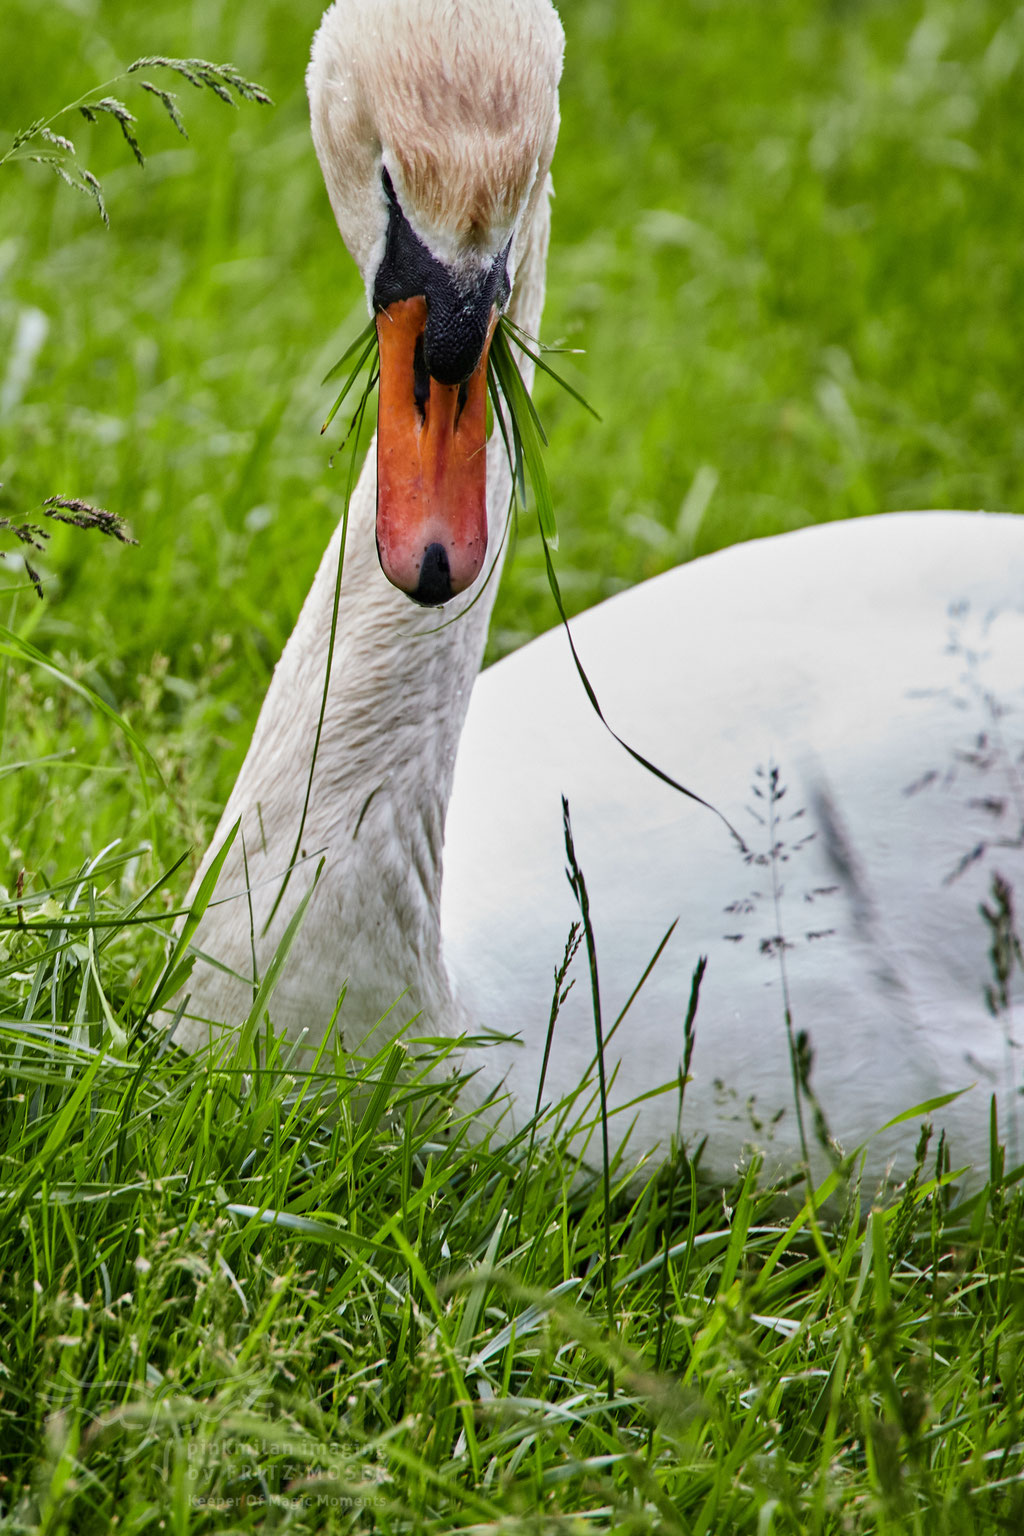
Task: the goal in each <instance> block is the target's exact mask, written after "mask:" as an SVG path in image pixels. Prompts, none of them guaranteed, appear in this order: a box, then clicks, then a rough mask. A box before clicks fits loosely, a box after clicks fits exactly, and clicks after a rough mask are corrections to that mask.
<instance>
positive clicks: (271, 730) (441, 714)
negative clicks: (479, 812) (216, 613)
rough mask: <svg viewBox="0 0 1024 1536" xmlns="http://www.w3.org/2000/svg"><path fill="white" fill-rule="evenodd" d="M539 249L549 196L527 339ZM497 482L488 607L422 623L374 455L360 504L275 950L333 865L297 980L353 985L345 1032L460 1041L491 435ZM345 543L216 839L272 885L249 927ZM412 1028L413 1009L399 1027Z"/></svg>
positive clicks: (304, 746) (318, 671)
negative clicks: (461, 934) (466, 794)
mask: <svg viewBox="0 0 1024 1536" xmlns="http://www.w3.org/2000/svg"><path fill="white" fill-rule="evenodd" d="M547 237H548V203H547V197H546V196H540V197H539V198H538V199H537V202H536V204H535V210H534V216H533V219H532V222H531V225H530V228H529V230H528V232H527V235H526V240H525V248H524V252H523V257H522V260H521V261H520V264H519V269H518V272H517V277H516V286H515V294H514V304H513V309H512V313H513V318H514V319H515V320H516V322H517V323H518V324H519V325H521V326H523V328H524V329H526V330H527V331H529V332H530V333H531V334H535V333H536V331H537V329H538V326H539V323H540V311H541V306H542V303H543V287H544V263H545V257H546V248H547ZM524 373H525V369H524ZM528 382H529V380H528ZM487 479H488V498H487V500H488V519H489V528H490V550H489V553H488V558H487V566H486V567H485V569H488V568H489V567H490V565H491V564H492V562H494V563H496V568H495V570H494V571H493V573H492V574H491V577H490V581H489V583H488V585H487V587H486V589H485V590H484V592H483V593H482V595H480V596H477V593H476V588H474V589H473V590H471V591H470V592H469V593H467V594H465V596H464V597H460V598H458V599H455V600H454V601H453V602H451V603H449V604H447V605H446V606H445V607H444V608H443V609H441V610H428V609H419V608H416V607H415V606H414V605H413V604H412V603H411V602H410V600H409V599H408V598H407V597H405V596H404V595H403V594H401V593H400V592H398V591H396V590H395V588H394V587H392V586H391V585H390V584H389V583H388V582H387V581H386V579H385V578H384V576H383V574H382V572H381V570H380V567H379V564H378V561H377V556H376V549H375V539H374V519H375V505H376V471H375V453H374V449H373V447H372V446H371V449H370V452H369V454H368V456H367V461H366V464H365V466H364V469H363V473H362V475H361V477H360V479H359V483H358V485H357V487H356V490H355V492H354V493H353V497H352V502H351V506H350V509H349V517H348V528H347V535H346V541H345V553H344V563H343V570H342V579H341V589H340V601H339V604H338V617H337V634H336V638H335V645H334V652H333V659H332V669H331V681H330V690H329V693H328V699H327V707H326V712H325V716H324V722H323V730H322V735H321V739H320V744H319V750H318V752H317V757H316V769H315V774H314V779H313V786H312V794H311V796H310V804H309V809H308V812H307V814H306V819H305V826H304V830H303V835H302V839H301V851H302V853H304V854H305V855H306V856H307V858H310V859H311V860H312V861H313V862H311V863H310V864H308V865H306V866H304V867H303V872H302V873H301V874H299V875H296V876H293V878H292V882H291V884H290V887H289V891H288V896H287V899H285V900H283V901H282V902H281V903H280V905H279V907H278V910H277V913H276V916H275V918H274V920H273V922H272V923H271V925H270V928H269V931H268V942H269V944H270V945H271V946H272V945H273V943H274V942H275V941H276V939H277V938H278V937H279V936H280V933H281V932H282V931H283V927H284V924H285V923H286V921H287V918H288V916H289V914H290V912H291V911H292V910H293V909H294V906H295V902H296V901H297V899H298V896H299V895H300V894H301V892H302V890H303V889H305V888H306V886H307V885H308V884H309V876H310V872H311V869H312V868H313V867H315V856H316V855H318V854H319V853H320V852H321V851H322V852H323V854H324V856H325V858H326V861H327V862H326V866H325V869H324V873H323V876H322V878H321V882H320V888H319V889H318V890H317V892H316V894H315V896H314V898H313V901H312V903H311V906H310V910H309V912H308V913H307V914H306V918H305V924H304V926H305V929H306V930H307V931H308V936H307V939H306V941H305V942H303V940H302V938H301V937H300V940H299V950H298V953H297V954H296V956H295V964H296V966H301V964H302V954H303V950H304V949H305V948H306V944H307V943H308V944H310V946H311V949H310V953H311V956H312V955H313V954H316V955H317V957H318V958H317V959H316V960H315V961H312V962H311V963H313V964H316V965H319V966H320V967H323V965H324V956H325V955H331V956H336V957H337V969H336V972H335V973H334V974H332V975H331V976H330V977H329V978H325V982H324V986H325V994H324V995H325V1000H326V999H328V998H329V997H330V995H331V993H332V991H336V990H337V986H338V985H339V984H340V982H342V981H346V980H347V982H348V993H349V995H348V999H347V1002H346V1006H345V1009H344V1010H343V1013H342V1017H341V1023H342V1028H343V1030H344V1029H345V1019H346V1016H347V1017H352V1016H353V1015H355V1016H356V1017H357V1018H359V1019H360V1020H366V1019H367V1017H368V1015H369V1014H372V1015H374V1016H376V1015H377V1014H379V1013H380V1012H381V1011H383V1010H384V1009H385V1008H387V1007H388V1006H389V1005H390V1004H391V1003H392V1002H394V1000H395V998H396V996H397V995H398V994H399V993H400V992H402V991H403V989H406V988H408V989H409V992H410V1001H411V1002H413V1003H414V1004H415V1006H416V1007H421V1008H422V1009H423V1010H424V1013H425V1016H426V1022H427V1023H429V1024H432V1025H435V1026H437V1027H439V1028H440V1027H446V1026H447V1027H451V1025H452V1023H453V1020H452V1018H451V1013H452V1005H451V997H450V992H449V988H448V984H447V978H446V976H445V973H444V967H443V962H442V958H441V947H440V895H441V873H442V848H443V841H444V821H445V814H446V811H447V806H448V799H449V795H450V793H451V787H452V776H453V772H454V766H455V755H456V751H457V748H458V742H459V737H460V735H461V732H462V727H463V723H464V720H465V715H466V710H467V708H468V705H469V698H470V692H471V690H472V686H473V681H474V679H475V677H476V675H477V672H478V671H479V668H480V663H481V659H482V656H483V650H484V644H485V641H486V637H487V627H488V622H489V619H490V613H491V608H492V606H493V603H494V597H495V593H496V591H497V586H498V579H499V577H500V574H501V571H500V566H501V556H499V555H498V554H497V546H498V544H499V541H500V540H501V537H502V533H503V530H504V528H505V522H506V518H507V514H508V505H509V494H510V477H509V471H508V466H507V463H506V460H505V450H504V445H503V443H502V441H501V435H500V433H498V432H497V431H495V432H494V433H493V434H492V439H491V441H490V443H489V444H488V449H487ZM341 538H342V529H341V527H340V526H339V528H338V529H337V530H336V531H335V534H334V536H333V538H332V540H331V543H330V545H329V547H328V549H327V552H326V554H325V556H324V559H323V561H322V563H321V566H320V569H319V571H318V572H317V575H316V579H315V581H314V583H313V587H312V589H311V591H310V593H309V596H308V598H307V600H306V603H305V605H304V607H303V610H302V613H301V615H300V617H299V621H298V623H297V625H296V627H295V631H294V633H293V634H292V637H291V639H290V640H289V642H288V645H287V646H286V648H285V651H284V653H283V655H282V657H281V661H280V663H279V664H278V667H277V669H276V671H275V674H274V678H273V681H272V683H271V687H270V690H269V692H268V694H267V698H266V700H265V702H264V706H263V710H262V712H261V714H260V718H259V721H258V724H257V727H256V731H255V734H254V737H253V742H252V746H251V747H250V750H249V753H248V756H247V757H246V760H245V762H244V764H243V766H242V770H241V772H240V774H239V778H238V781H237V783H236V785H235V789H234V791H233V792H232V795H231V799H230V801H229V804H228V807H227V809H226V811H225V816H224V821H223V823H222V825H223V826H225V827H226V826H227V825H230V824H231V823H232V822H233V821H234V820H235V819H236V818H237V817H238V816H239V815H241V816H242V817H243V830H244V831H245V835H246V842H247V854H248V860H249V877H250V881H253V880H254V860H255V861H256V864H257V865H258V869H259V877H260V879H261V880H262V881H263V882H264V883H263V884H261V885H260V886H259V891H258V895H257V899H256V901H255V906H256V914H255V915H256V920H257V925H260V920H261V917H262V921H263V923H265V922H266V920H267V916H268V915H269V910H270V907H271V905H272V903H273V899H274V897H275V896H276V894H277V891H278V889H279V885H280V881H279V878H275V877H277V876H279V875H280V873H281V872H282V871H283V870H284V869H285V868H286V866H287V864H288V860H289V858H290V855H291V852H292V847H293V845H294V842H295V838H296V836H297V833H298V829H299V824H300V819H301V816H302V806H303V801H304V798H305V793H306V784H307V777H308V772H309V763H310V759H311V756H312V753H313V743H314V739H315V735H316V727H317V718H318V715H319V710H320V704H321V697H322V688H323V679H324V669H325V665H326V661H327V656H328V652H329V647H330V633H331V624H332V615H333V610H334V594H335V585H336V580H337V571H338V560H339V553H340V549H341ZM496 557H497V558H496ZM477 585H479V584H477ZM474 598H475V599H476V600H475V601H473V599H474ZM453 621H454V622H453ZM257 805H258V806H259V813H258V816H257V815H256V814H255V813H256V807H257ZM254 845H255V847H256V849H257V850H258V851H257V852H254ZM317 935H319V938H316V942H313V940H314V938H315V937H316V936H317ZM287 991H288V989H287V986H286V985H285V987H284V991H283V995H280V994H279V996H280V1005H281V1006H280V1007H279V1008H278V1010H277V1011H276V1013H275V1017H278V1016H280V1022H281V1023H283V1024H286V1025H288V1026H289V1027H290V1028H294V1027H295V1026H296V1025H297V1024H298V1022H299V1021H298V1020H291V1019H289V1017H288V998H287ZM409 1012H410V1009H408V1008H406V1009H405V1010H404V1012H403V1013H402V1017H401V1018H399V1019H396V1024H397V1023H401V1022H403V1021H404V1018H406V1017H408V1016H409ZM370 1022H372V1020H371V1021H370ZM345 1033H346V1035H347V1034H348V1031H347V1030H346V1031H345Z"/></svg>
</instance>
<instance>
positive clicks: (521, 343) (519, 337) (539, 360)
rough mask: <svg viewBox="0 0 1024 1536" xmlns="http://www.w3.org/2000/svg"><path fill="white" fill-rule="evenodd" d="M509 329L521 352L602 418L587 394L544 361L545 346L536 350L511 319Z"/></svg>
mask: <svg viewBox="0 0 1024 1536" xmlns="http://www.w3.org/2000/svg"><path fill="white" fill-rule="evenodd" d="M508 329H509V332H510V333H511V335H513V336H514V337H515V343H516V346H517V347H518V348H519V350H520V352H524V353H525V354H526V356H527V357H528V358H530V360H531V361H532V362H534V363H536V365H537V367H538V368H542V369H543V370H544V372H545V373H546V374H547V375H548V378H550V379H554V381H555V383H556V384H558V385H559V386H560V387H561V388H562V389H564V390H565V392H566V394H567V395H571V396H572V398H573V399H574V400H575V401H577V403H578V404H579V405H582V407H583V409H584V410H585V411H589V412H590V414H591V416H593V418H594V420H595V421H600V420H601V417H600V415H599V414H598V412H597V411H595V410H594V407H593V406H592V405H591V403H590V401H589V400H587V399H586V398H585V396H583V395H581V394H580V392H579V390H578V389H574V388H573V386H572V385H571V384H570V383H569V381H568V379H564V378H563V377H562V375H561V374H560V373H559V372H558V371H557V369H555V368H552V367H551V364H550V363H546V362H545V361H544V359H543V357H542V356H541V353H542V352H543V351H544V348H542V347H541V346H540V345H539V344H537V351H536V352H535V351H534V350H533V347H532V346H531V345H530V343H531V341H532V337H529V336H527V335H526V333H525V331H521V330H520V329H519V327H518V326H517V325H513V324H512V322H511V321H509V322H508Z"/></svg>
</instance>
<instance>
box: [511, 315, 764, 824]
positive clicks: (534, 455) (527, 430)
mask: <svg viewBox="0 0 1024 1536" xmlns="http://www.w3.org/2000/svg"><path fill="white" fill-rule="evenodd" d="M509 329H510V330H511V327H509ZM516 344H517V345H519V343H518V339H517V343H516ZM524 350H525V349H524ZM490 358H491V363H492V365H493V377H492V384H493V379H494V378H496V380H497V383H498V384H499V385H500V386H501V394H502V395H503V396H504V397H505V401H506V403H507V405H508V408H509V415H510V418H511V420H510V423H509V425H510V428H511V433H512V444H513V448H514V450H515V465H514V466H513V472H514V474H515V477H516V481H517V485H518V484H521V475H522V469H523V465H524V463H525V468H526V472H527V474H528V475H529V479H530V487H531V489H532V491H533V500H534V505H535V507H536V511H537V523H538V525H539V528H540V537H541V543H542V544H543V546H544V563H545V566H546V568H547V575H548V586H549V587H550V588H551V595H552V596H553V598H554V599H555V607H556V608H557V609H558V616H559V618H560V619H561V621H562V625H563V627H564V629H565V633H566V637H567V638H568V641H569V649H570V651H571V652H572V659H573V664H574V665H575V667H576V671H577V674H578V675H579V679H580V682H581V683H582V684H583V688H584V691H585V693H586V695H587V698H588V699H589V700H590V704H591V707H592V708H593V710H594V712H595V714H596V715H597V718H598V719H599V720H600V722H601V724H602V725H603V726H604V728H605V730H606V731H607V732H608V733H609V735H610V736H612V737H613V739H614V740H615V741H617V742H618V744H619V746H620V747H622V748H623V750H624V751H626V752H628V753H629V755H630V757H631V758H633V760H634V762H636V763H639V765H640V766H641V768H646V769H647V772H648V773H653V774H654V777H655V778H656V779H660V780H661V781H662V783H663V784H667V785H668V786H669V787H670V788H671V789H675V790H677V791H678V792H679V794H681V795H685V796H686V798H687V799H688V800H693V801H695V802H696V804H697V805H702V806H703V807H704V808H705V810H708V811H711V812H712V813H713V814H714V815H715V816H717V817H718V819H719V821H721V822H722V823H723V825H724V826H725V827H727V828H728V830H729V832H730V833H731V835H732V836H733V838H734V839H735V840H736V842H737V844H738V845H739V847H740V849H741V850H742V851H743V852H746V851H747V846H746V843H745V842H744V841H743V838H742V837H741V836H740V834H739V833H738V832H737V830H736V828H735V827H734V826H733V825H732V822H731V821H729V819H728V818H727V817H726V816H724V815H723V814H722V812H721V811H720V810H719V809H718V808H717V806H714V805H712V804H711V803H710V802H709V801H707V800H705V799H704V798H703V797H702V796H701V795H698V794H697V793H696V792H695V791H694V790H692V789H687V788H686V785H685V784H680V783H679V781H678V780H677V779H674V778H673V777H672V775H671V774H669V773H666V772H665V771H664V769H662V768H659V767H658V766H657V764H655V763H652V762H650V761H649V760H648V759H647V758H646V757H644V756H643V754H642V753H640V752H637V750H636V749H635V748H634V747H631V746H630V745H629V742H628V741H624V740H623V738H622V737H621V736H620V735H619V734H618V732H617V731H615V730H613V729H612V727H611V726H610V725H609V724H608V721H607V720H606V718H605V715H604V711H603V710H602V708H601V705H600V703H599V701H598V697H597V694H596V693H595V691H594V687H593V684H592V683H591V681H590V679H589V677H588V676H587V674H586V672H585V671H584V668H583V663H582V662H581V661H580V658H579V653H578V652H577V650H576V644H575V641H574V640H573V638H572V631H571V630H570V628H569V620H568V617H567V616H566V612H565V605H564V604H563V602H562V593H561V590H560V589H559V585H558V577H557V576H556V575H555V567H554V562H553V561H552V559H551V551H552V550H553V549H557V548H558V544H557V540H556V538H555V537H553V532H554V527H555V514H554V508H553V506H552V502H551V489H550V486H549V484H548V477H547V471H546V469H545V468H544V457H543V453H542V446H543V445H545V444H546V443H547V438H546V437H545V435H544V429H543V427H542V426H541V423H540V418H539V416H538V415H537V409H536V407H535V405H534V403H533V401H532V400H531V399H530V395H529V392H528V390H527V388H526V385H525V384H524V383H523V379H522V375H521V374H520V372H519V368H518V366H517V365H516V360H515V358H514V357H513V356H512V350H511V348H510V346H509V343H508V337H507V336H506V334H505V323H504V321H503V322H502V323H501V324H500V325H499V326H498V327H497V329H496V330H495V332H494V339H493V341H492V342H491V353H490ZM542 366H543V365H542ZM556 377H557V375H556ZM559 382H562V381H561V380H559ZM492 392H493V398H494V401H495V405H496V406H497V407H498V409H499V411H500V397H499V394H498V391H497V389H493V391H492ZM585 403H586V402H584V404H585ZM588 410H589V406H588ZM499 421H501V418H500V416H499ZM501 426H502V436H503V437H504V439H505V449H506V452H507V451H508V447H509V439H508V434H507V433H506V431H505V427H504V422H503V421H501ZM511 461H512V455H511V454H510V455H509V462H510V464H511ZM522 500H523V497H522V495H521V494H520V501H522Z"/></svg>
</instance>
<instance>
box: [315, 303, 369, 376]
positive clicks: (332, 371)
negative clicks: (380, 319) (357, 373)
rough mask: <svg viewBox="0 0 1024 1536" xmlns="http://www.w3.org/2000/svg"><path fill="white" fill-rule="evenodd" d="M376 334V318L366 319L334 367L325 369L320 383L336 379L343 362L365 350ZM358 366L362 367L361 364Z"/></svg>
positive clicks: (343, 364)
mask: <svg viewBox="0 0 1024 1536" xmlns="http://www.w3.org/2000/svg"><path fill="white" fill-rule="evenodd" d="M376 334H377V322H376V320H373V319H371V320H369V321H367V323H366V325H364V326H363V329H362V330H361V331H360V332H359V335H358V336H357V337H356V339H355V341H352V342H350V343H349V345H348V346H347V347H346V348H345V350H344V352H343V353H342V354H341V356H340V357H339V358H338V361H337V362H336V363H335V364H334V367H333V368H329V369H328V370H327V372H326V373H325V374H324V376H323V378H322V379H321V380H320V382H321V384H329V383H330V382H331V380H332V379H336V378H337V377H338V374H339V373H340V372H341V370H342V369H343V368H344V366H345V364H346V363H347V362H348V360H349V358H350V357H354V356H355V354H356V353H357V352H365V350H366V348H367V347H368V346H369V344H370V342H371V341H372V340H373V338H374V336H376ZM359 366H360V367H362V364H360V365H359Z"/></svg>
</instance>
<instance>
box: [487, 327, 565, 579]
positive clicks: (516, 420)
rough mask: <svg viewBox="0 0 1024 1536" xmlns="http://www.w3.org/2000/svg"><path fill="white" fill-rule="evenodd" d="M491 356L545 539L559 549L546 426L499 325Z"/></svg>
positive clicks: (492, 343) (495, 333) (492, 344)
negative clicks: (546, 456) (547, 464)
mask: <svg viewBox="0 0 1024 1536" xmlns="http://www.w3.org/2000/svg"><path fill="white" fill-rule="evenodd" d="M491 358H492V360H493V363H494V371H495V373H496V374H497V377H498V383H499V384H500V385H501V392H502V394H503V395H504V396H505V399H506V400H507V401H508V407H509V411H510V412H511V415H512V431H513V435H514V436H515V437H516V438H517V440H518V441H519V442H520V443H521V445H522V457H523V459H524V460H525V462H526V470H527V473H528V475H529V477H530V487H531V489H532V491H533V499H534V503H535V505H536V509H537V518H538V521H539V522H540V526H541V531H542V533H543V534H544V537H545V540H546V541H547V543H549V544H550V545H551V547H552V548H553V549H557V548H558V530H557V528H556V526H555V508H554V504H553V502H552V500H551V487H550V485H549V484H548V475H547V470H546V469H545V468H544V454H543V449H544V448H545V447H546V446H547V438H546V436H545V435H544V428H543V427H542V426H541V422H540V417H539V416H538V415H537V408H536V406H535V405H534V403H533V401H532V400H531V399H530V395H529V392H528V390H527V388H526V385H525V384H524V383H523V380H522V375H521V374H520V372H519V369H518V368H517V367H516V361H515V358H514V357H513V356H512V351H511V348H510V347H509V344H508V338H507V337H506V335H505V333H504V331H503V330H502V328H501V326H500V325H499V326H498V327H497V329H496V330H495V332H494V339H493V341H492V342H491Z"/></svg>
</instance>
